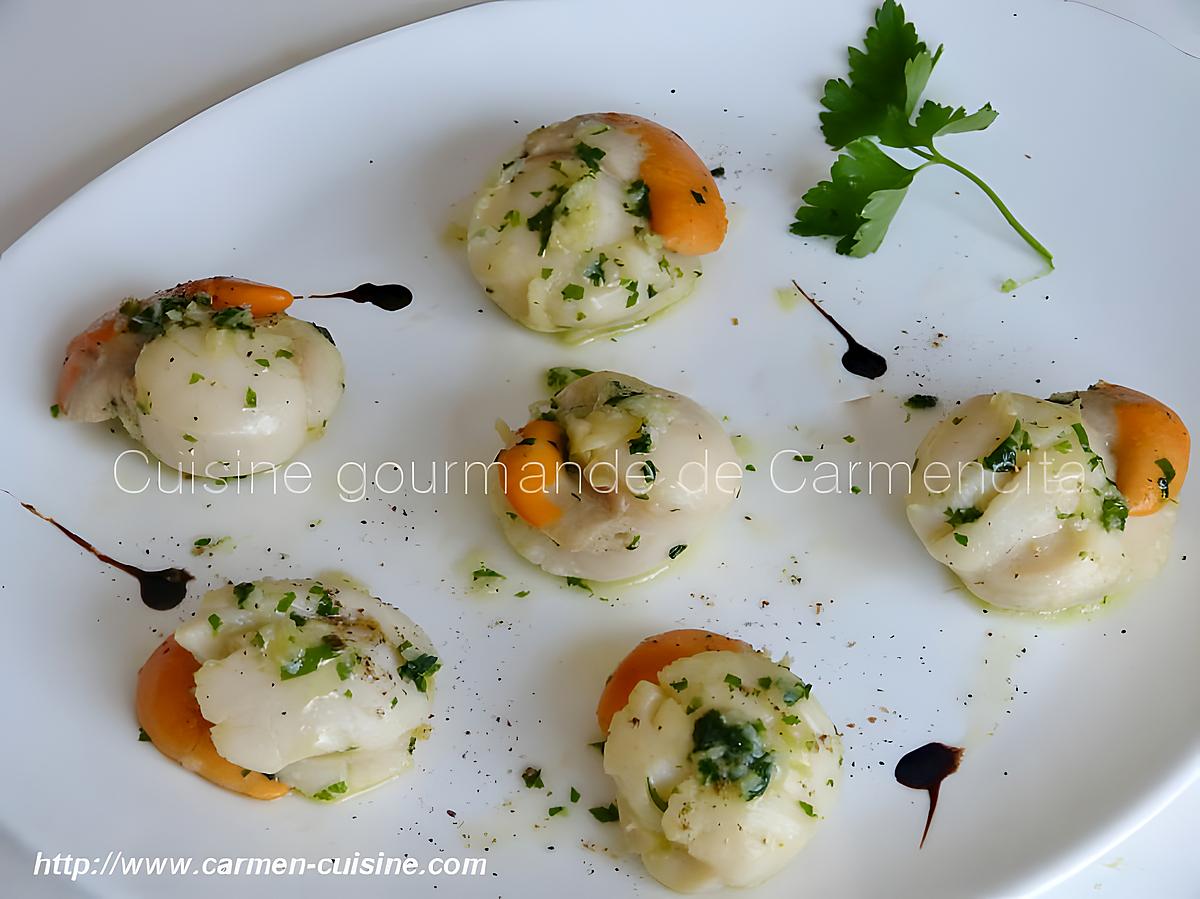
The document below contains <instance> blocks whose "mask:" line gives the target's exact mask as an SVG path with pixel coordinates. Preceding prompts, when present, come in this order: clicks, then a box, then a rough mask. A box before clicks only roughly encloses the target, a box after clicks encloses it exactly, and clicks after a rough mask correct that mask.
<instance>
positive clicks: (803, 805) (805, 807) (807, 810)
mask: <svg viewBox="0 0 1200 899" xmlns="http://www.w3.org/2000/svg"><path fill="white" fill-rule="evenodd" d="M796 801H797V802H798V803H799V805H800V809H801V810H802V811H803V812H804V814H806V815H808V817H810V818H815V817H817V813H816V812H815V811H813V807H812V804H811V803H809V802H805V801H804V800H803V799H798V800H796Z"/></svg>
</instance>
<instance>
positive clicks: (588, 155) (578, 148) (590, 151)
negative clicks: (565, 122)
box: [575, 143, 606, 173]
mask: <svg viewBox="0 0 1200 899" xmlns="http://www.w3.org/2000/svg"><path fill="white" fill-rule="evenodd" d="M575 155H576V156H578V157H579V158H580V159H582V160H583V164H584V165H586V166H587V167H588V171H589V172H592V173H595V172H598V171H600V160H601V159H603V158H604V157H605V155H606V154H605V152H604V151H603V150H601V149H600V148H599V147H593V146H591V145H590V144H585V143H578V144H576V145H575Z"/></svg>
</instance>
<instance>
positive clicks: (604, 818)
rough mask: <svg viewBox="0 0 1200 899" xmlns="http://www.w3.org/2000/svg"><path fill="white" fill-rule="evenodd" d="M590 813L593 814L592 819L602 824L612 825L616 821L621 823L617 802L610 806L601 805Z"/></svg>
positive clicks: (591, 809) (590, 810)
mask: <svg viewBox="0 0 1200 899" xmlns="http://www.w3.org/2000/svg"><path fill="white" fill-rule="evenodd" d="M588 811H589V812H591V815H592V817H593V818H595V819H596V820H597V821H599V822H600V823H601V824H611V823H613V822H614V821H619V820H620V818H621V815H620V813H619V812H618V811H617V804H616V803H615V802H610V803H609V804H608V805H600V806H597V807H596V808H590V809H588Z"/></svg>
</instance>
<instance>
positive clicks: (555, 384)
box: [546, 366, 592, 392]
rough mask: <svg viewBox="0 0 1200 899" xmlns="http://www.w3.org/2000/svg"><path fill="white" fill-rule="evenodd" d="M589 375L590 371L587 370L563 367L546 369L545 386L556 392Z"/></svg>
mask: <svg viewBox="0 0 1200 899" xmlns="http://www.w3.org/2000/svg"><path fill="white" fill-rule="evenodd" d="M591 373H592V371H591V369H587V368H564V367H563V366H555V367H554V368H548V369H546V386H547V387H549V388H550V389H551V390H553V391H556V392H557V391H559V390H562V389H563V388H564V387H566V386H567V385H568V384H570V383H571V382H572V381H576V380H578V379H579V378H585V377H587V376H588V375H590V374H591Z"/></svg>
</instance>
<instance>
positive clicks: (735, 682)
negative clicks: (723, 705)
mask: <svg viewBox="0 0 1200 899" xmlns="http://www.w3.org/2000/svg"><path fill="white" fill-rule="evenodd" d="M725 683H727V684H729V686H731V687H733V688H734V689H737V688H738V687H740V686H741V685H742V679H741V678H740V677H738V676H737V675H736V674H726V675H725Z"/></svg>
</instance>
